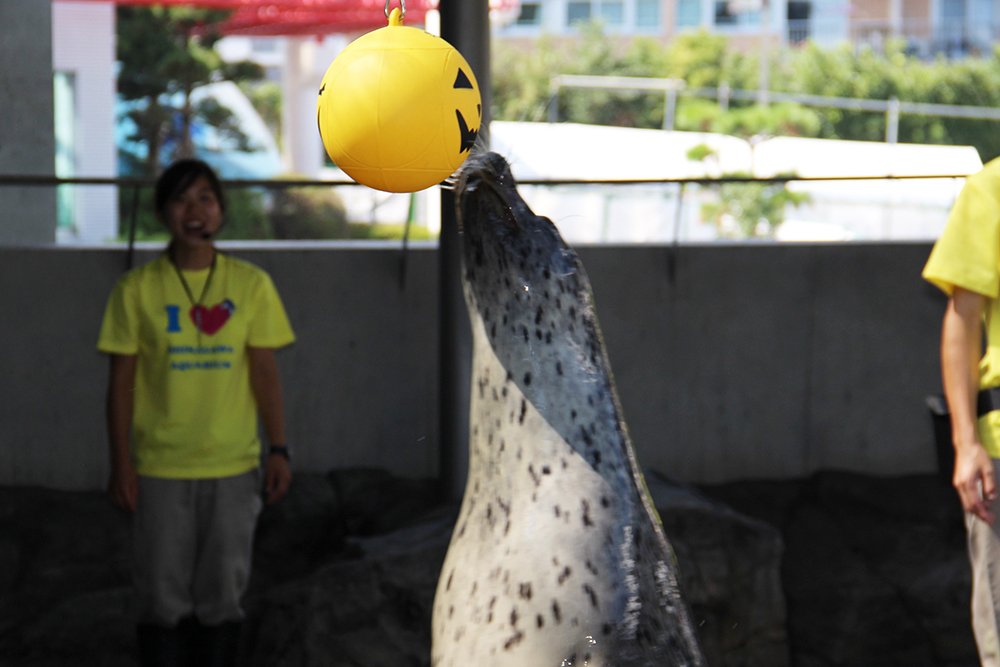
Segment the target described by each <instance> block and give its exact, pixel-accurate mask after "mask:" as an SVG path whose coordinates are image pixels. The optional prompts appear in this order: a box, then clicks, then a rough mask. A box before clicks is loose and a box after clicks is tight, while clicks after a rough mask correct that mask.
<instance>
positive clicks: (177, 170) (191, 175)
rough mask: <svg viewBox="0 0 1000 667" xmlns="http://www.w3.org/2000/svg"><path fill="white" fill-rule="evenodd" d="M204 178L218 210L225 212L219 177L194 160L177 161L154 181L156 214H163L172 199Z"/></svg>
mask: <svg viewBox="0 0 1000 667" xmlns="http://www.w3.org/2000/svg"><path fill="white" fill-rule="evenodd" d="M202 176H204V177H205V178H207V179H208V182H209V184H210V185H211V186H212V190H213V191H214V192H215V198H216V199H218V200H219V208H220V209H222V212H223V213H225V212H226V198H225V197H224V196H223V194H222V185H221V184H220V183H219V177H218V176H216V175H215V171H213V170H212V168H211V167H210V166H208V164H206V163H205V162H202V161H201V160H195V159H194V158H185V159H182V160H177V161H176V162H174V163H173V164H172V165H170V166H169V167H167V168H166V170H165V171H164V172H163V173H162V174H160V177H159V178H158V179H156V200H155V201H156V212H157V213H159V214H161V215H162V214H163V213H165V212H166V210H167V205H168V204H169V203H170V200H171V199H173V198H174V197H176V196H178V195H180V194H183V193H184V191H185V190H187V189H188V188H189V187H191V184H192V183H194V182H195V181H197V180H198V179H199V178H201V177H202Z"/></svg>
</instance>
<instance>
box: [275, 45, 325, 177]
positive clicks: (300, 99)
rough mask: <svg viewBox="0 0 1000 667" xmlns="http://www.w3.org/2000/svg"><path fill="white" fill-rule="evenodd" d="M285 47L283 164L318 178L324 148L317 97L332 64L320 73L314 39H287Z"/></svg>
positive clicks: (301, 173)
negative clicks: (317, 109) (324, 74)
mask: <svg viewBox="0 0 1000 667" xmlns="http://www.w3.org/2000/svg"><path fill="white" fill-rule="evenodd" d="M285 44H286V46H285V71H284V77H283V78H282V86H283V88H282V98H283V99H284V102H283V104H284V109H283V110H282V113H281V134H282V136H283V138H284V140H283V141H282V153H283V155H282V161H283V162H284V165H285V168H286V169H288V170H289V171H291V172H293V173H295V174H299V175H302V176H308V177H310V178H318V177H319V170H320V168H321V167H322V166H323V146H322V142H321V141H320V138H319V131H318V129H317V128H316V95H317V94H318V91H319V86H320V83H321V81H322V80H323V73H324V72H325V71H326V66H328V65H329V63H325V65H326V66H323V67H322V69H320V67H321V65H320V63H319V59H318V58H317V42H316V40H315V39H311V38H308V37H288V38H286V40H285Z"/></svg>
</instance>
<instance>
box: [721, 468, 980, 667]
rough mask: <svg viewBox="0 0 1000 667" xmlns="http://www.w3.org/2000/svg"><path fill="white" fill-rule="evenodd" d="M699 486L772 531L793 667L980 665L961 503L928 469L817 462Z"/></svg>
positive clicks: (951, 490)
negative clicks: (810, 472) (882, 469)
mask: <svg viewBox="0 0 1000 667" xmlns="http://www.w3.org/2000/svg"><path fill="white" fill-rule="evenodd" d="M706 492H707V493H708V494H709V495H711V496H712V497H714V498H717V499H720V500H722V501H723V502H725V503H727V504H728V505H730V506H732V507H733V508H735V509H737V510H738V511H740V512H742V513H744V514H747V515H749V516H754V517H757V518H761V519H764V520H766V521H769V522H771V523H772V524H773V525H776V526H778V527H779V528H780V529H781V530H782V534H783V536H784V540H785V557H784V560H783V568H782V582H783V587H784V590H785V595H786V599H787V608H788V631H789V636H790V638H791V648H792V663H793V664H794V665H796V666H797V667H853V666H857V667H879V666H881V665H886V666H888V665H907V666H912V667H920V666H923V665H926V666H931V665H934V666H959V665H968V666H969V667H972V666H973V665H978V664H979V663H978V658H977V656H976V648H975V643H974V640H973V637H972V631H971V628H970V619H969V590H970V585H971V583H970V582H971V574H970V569H969V565H968V560H967V557H966V555H965V543H964V528H963V525H962V515H961V508H960V506H959V504H958V498H957V496H956V494H955V491H954V490H953V489H951V488H950V487H948V486H946V485H944V484H942V483H941V482H940V480H939V479H938V478H937V477H934V476H913V477H901V478H875V477H869V476H865V475H856V474H850V473H839V472H823V473H819V474H817V475H815V476H813V477H812V478H810V479H808V480H805V481H799V482H770V483H767V482H753V483H751V482H740V483H735V484H730V485H723V486H720V487H715V488H711V489H706Z"/></svg>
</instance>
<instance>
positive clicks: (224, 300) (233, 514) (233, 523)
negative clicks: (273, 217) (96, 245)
mask: <svg viewBox="0 0 1000 667" xmlns="http://www.w3.org/2000/svg"><path fill="white" fill-rule="evenodd" d="M155 202H156V203H155V206H156V212H157V216H158V217H159V219H160V221H161V222H162V223H163V224H164V225H165V226H166V228H167V229H168V231H169V232H170V239H171V240H170V244H169V246H168V247H167V251H166V252H165V253H164V254H163V255H161V256H160V257H158V258H157V259H155V260H153V261H152V262H150V263H148V264H146V265H144V266H142V267H139V268H137V269H134V270H133V271H130V272H129V273H127V274H126V275H124V276H123V277H122V278H121V279H120V280H119V281H118V283H117V284H116V285H115V287H114V289H113V291H112V293H111V296H110V298H109V300H108V305H107V309H106V311H105V315H104V321H103V324H102V326H101V333H100V338H99V341H98V349H99V350H101V351H102V352H106V353H108V354H109V355H110V356H111V373H110V378H109V384H108V433H109V440H110V448H111V480H110V483H109V487H108V493H109V495H110V497H111V501H112V502H113V503H114V504H115V505H117V506H118V507H120V508H122V509H123V510H125V511H128V512H131V513H133V515H134V530H133V555H134V558H133V568H134V577H133V578H134V582H135V588H136V593H137V596H138V603H139V612H140V617H139V624H138V627H137V635H138V640H139V653H140V661H141V663H142V664H143V665H164V666H165V665H181V664H204V665H232V664H234V663H235V660H236V653H237V649H238V645H239V629H240V621H241V619H242V616H243V612H242V609H241V607H240V599H241V598H242V595H243V593H244V592H245V590H246V585H247V582H248V580H249V569H250V556H251V549H252V538H253V531H254V527H255V524H256V520H257V515H258V513H259V511H260V508H261V495H262V491H263V496H264V499H265V500H266V501H267V502H274V501H276V500H278V499H280V498H281V497H282V496H283V495H284V494H285V493H286V491H287V490H288V486H289V483H290V482H291V472H290V471H289V467H288V449H287V446H286V443H285V424H284V411H283V407H282V397H281V383H280V379H279V375H278V367H277V363H276V360H275V356H274V350H275V349H277V348H280V347H283V346H285V345H288V344H289V343H291V342H293V341H294V340H295V337H294V334H293V333H292V330H291V326H290V325H289V323H288V318H287V316H286V314H285V311H284V308H283V306H282V304H281V300H280V298H279V297H278V294H277V291H276V290H275V288H274V285H273V283H272V282H271V280H270V277H269V276H268V275H267V274H266V273H265V272H264V271H262V270H260V269H259V268H257V267H255V266H253V265H251V264H249V263H247V262H244V261H241V260H238V259H235V258H232V257H229V256H227V255H224V254H222V253H220V252H219V251H218V250H217V249H216V248H215V244H214V243H213V239H214V238H215V236H216V235H217V234H218V232H219V229H220V227H221V226H222V224H223V218H224V214H225V198H224V196H223V192H222V187H221V185H220V184H219V180H218V178H217V177H216V175H215V173H214V172H213V171H212V169H211V167H209V166H208V165H207V164H205V163H204V162H201V161H199V160H181V161H178V162H176V163H174V164H173V165H171V166H170V167H169V168H168V169H167V170H165V171H164V172H163V174H162V175H161V176H160V178H159V179H158V181H157V184H156V197H155ZM258 417H259V418H260V420H261V421H262V422H263V425H264V430H265V432H266V433H267V437H268V440H269V441H270V448H269V451H268V456H267V457H266V464H265V466H264V472H263V475H264V479H263V480H261V471H260V457H261V444H260V441H259V440H258V438H257V422H258Z"/></svg>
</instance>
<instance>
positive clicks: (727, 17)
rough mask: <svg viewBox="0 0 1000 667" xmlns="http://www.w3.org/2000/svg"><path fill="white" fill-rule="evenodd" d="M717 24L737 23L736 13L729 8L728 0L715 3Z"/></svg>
mask: <svg viewBox="0 0 1000 667" xmlns="http://www.w3.org/2000/svg"><path fill="white" fill-rule="evenodd" d="M715 25H736V14H735V13H733V12H732V11H730V10H729V3H728V2H716V3H715Z"/></svg>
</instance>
